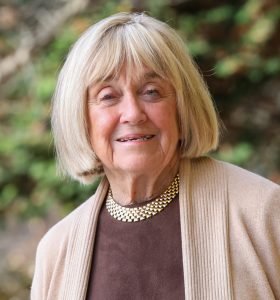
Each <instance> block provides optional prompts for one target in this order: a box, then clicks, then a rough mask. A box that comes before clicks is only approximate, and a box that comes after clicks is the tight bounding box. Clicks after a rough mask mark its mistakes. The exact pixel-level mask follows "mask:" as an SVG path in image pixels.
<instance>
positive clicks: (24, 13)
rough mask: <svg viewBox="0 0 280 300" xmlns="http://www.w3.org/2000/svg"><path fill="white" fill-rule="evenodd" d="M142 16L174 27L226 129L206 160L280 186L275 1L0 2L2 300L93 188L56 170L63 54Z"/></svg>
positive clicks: (20, 295)
mask: <svg viewBox="0 0 280 300" xmlns="http://www.w3.org/2000/svg"><path fill="white" fill-rule="evenodd" d="M143 10H144V11H147V12H148V13H149V14H150V15H152V16H154V17H157V18H159V19H162V20H164V21H166V22H168V23H169V24H170V25H171V26H172V27H175V28H177V29H178V32H179V34H180V35H181V36H182V37H183V38H184V39H185V40H186V43H187V45H188V47H189V49H190V52H191V53H192V54H193V55H194V57H195V60H196V62H197V64H198V65H199V67H200V69H201V72H202V74H203V75H204V77H205V80H206V81H207V83H208V85H209V89H210V91H211V93H212V95H213V98H214V100H215V102H216V105H217V109H218V111H219V113H220V116H221V118H222V120H223V122H224V125H225V128H226V129H225V130H224V131H223V135H222V139H221V146H220V148H219V150H218V151H217V152H216V153H214V154H213V155H214V156H215V157H218V158H219V159H222V160H226V161H229V162H232V163H234V164H237V165H240V166H243V167H245V168H247V169H249V170H251V171H253V172H256V173H259V174H261V175H263V176H265V177H268V178H269V179H271V180H273V181H275V182H278V183H280V156H279V149H280V134H279V129H280V57H279V54H280V22H279V20H280V3H279V1H278V0H248V1H238V0H235V1H222V0H208V1H202V0H201V1H197V0H193V1H192V0H189V1H179V0H178V1H176V0H174V1H171V0H170V1H168V0H166V1H163V0H162V1H160V0H150V1H141V0H139V1H137V0H134V1H133V0H131V1H128V0H127V1H116V0H115V1H113V0H112V1H101V0H99V1H94V0H91V1H90V0H80V1H77V0H68V1H66V0H10V1H9V0H0V278H1V279H0V300H3V299H14V300H15V299H28V297H29V289H30V283H31V278H32V273H33V270H34V257H35V249H36V245H37V243H38V240H39V239H40V237H41V236H42V235H43V234H44V232H46V230H47V229H48V228H49V227H50V226H51V225H52V224H54V223H55V222H56V221H57V220H58V219H60V218H62V217H63V216H64V215H65V214H67V213H68V212H70V211H71V210H72V209H74V208H75V207H76V206H77V205H79V204H80V203H81V202H82V201H84V200H85V199H86V198H87V197H88V196H89V195H91V194H92V193H93V192H94V190H95V185H91V186H81V185H80V184H78V183H75V182H72V181H70V180H62V179H60V178H58V176H57V175H56V171H55V161H54V151H53V144H52V138H51V133H50V104H51V96H52V93H53V89H54V86H55V82H56V78H57V74H58V70H59V68H60V66H61V64H62V63H63V60H64V58H65V55H66V53H67V51H68V49H69V47H70V46H71V44H72V43H73V42H74V41H75V40H76V39H77V37H78V36H79V35H80V34H81V33H82V32H83V31H84V30H85V29H86V28H87V27H89V26H90V25H91V24H93V23H95V22H96V21H98V20H99V19H101V18H103V17H106V16H108V15H110V14H113V13H115V12H120V11H143ZM112 51H113V49H112Z"/></svg>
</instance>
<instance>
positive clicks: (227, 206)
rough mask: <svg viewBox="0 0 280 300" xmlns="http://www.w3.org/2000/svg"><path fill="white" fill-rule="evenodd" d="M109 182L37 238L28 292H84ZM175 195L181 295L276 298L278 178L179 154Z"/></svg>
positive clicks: (279, 287) (59, 297)
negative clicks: (179, 236)
mask: <svg viewBox="0 0 280 300" xmlns="http://www.w3.org/2000/svg"><path fill="white" fill-rule="evenodd" d="M107 189H108V182H107V180H106V179H104V180H103V181H102V182H101V184H100V185H99V187H98V189H97V191H96V193H95V195H94V196H92V197H91V198H90V199H89V200H87V201H86V202H85V203H83V204H82V205H81V206H80V207H78V208H77V209H76V210H75V211H73V212H72V213H71V214H70V215H68V216H67V217H66V218H64V219H63V220H62V221H60V222H59V223H58V224H56V225H55V226H54V227H53V228H51V229H50V230H49V232H48V233H47V234H46V235H45V236H44V238H43V239H42V240H41V242H40V244H39V246H38V250H37V257H36V268H35V275H34V279H33V284H32V290H31V299H32V300H82V299H85V297H86V290H87V283H88V276H89V271H90V266H91V258H92V253H93V245H94V236H95V231H96V224H97V219H98V213H99V209H100V207H101V205H102V202H103V199H104V197H105V195H106V192H107ZM179 203H180V221H181V234H182V253H183V268H184V282H185V297H186V299H188V300H202V299H207V300H208V299H209V300H227V299H238V300H243V299H244V300H250V299H252V300H270V299H280V188H279V186H278V185H276V184H274V183H272V182H270V181H268V180H266V179H264V178H262V177H260V176H258V175H255V174H252V173H250V172H248V171H245V170H243V169H241V168H238V167H235V166H233V165H230V164H227V163H222V162H218V161H215V160H212V159H210V158H200V159H195V160H192V161H189V160H187V159H184V160H182V161H181V165H180V193H179Z"/></svg>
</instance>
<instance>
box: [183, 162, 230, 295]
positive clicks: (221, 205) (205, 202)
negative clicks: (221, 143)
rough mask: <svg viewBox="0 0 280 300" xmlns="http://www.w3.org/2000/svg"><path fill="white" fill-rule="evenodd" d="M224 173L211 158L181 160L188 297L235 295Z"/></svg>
mask: <svg viewBox="0 0 280 300" xmlns="http://www.w3.org/2000/svg"><path fill="white" fill-rule="evenodd" d="M225 175H226V174H225V171H224V169H223V166H222V164H220V163H218V162H216V161H214V160H212V159H210V158H200V159H193V160H188V159H184V160H182V162H181V166H180V192H179V201H180V219H181V220H180V221H181V235H182V251H183V268H184V281H185V298H186V299H187V300H200V299H201V300H202V299H203V300H204V299H209V300H210V299H211V300H228V299H233V296H232V289H231V278H230V267H229V249H228V198H227V182H226V176H225Z"/></svg>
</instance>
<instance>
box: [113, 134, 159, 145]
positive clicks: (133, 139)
mask: <svg viewBox="0 0 280 300" xmlns="http://www.w3.org/2000/svg"><path fill="white" fill-rule="evenodd" d="M153 137H154V135H144V136H141V137H128V138H120V139H117V141H118V142H122V143H125V142H131V141H148V140H150V139H152V138H153Z"/></svg>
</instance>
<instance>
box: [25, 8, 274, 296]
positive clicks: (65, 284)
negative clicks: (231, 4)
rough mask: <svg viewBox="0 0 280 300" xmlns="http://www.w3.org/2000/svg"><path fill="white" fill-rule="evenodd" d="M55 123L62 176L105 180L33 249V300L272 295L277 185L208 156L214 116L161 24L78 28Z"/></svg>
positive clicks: (176, 39) (214, 139)
mask: <svg viewBox="0 0 280 300" xmlns="http://www.w3.org/2000/svg"><path fill="white" fill-rule="evenodd" d="M51 123H52V133H53V137H54V143H55V148H56V157H57V162H58V167H59V170H60V172H61V174H63V175H66V176H70V177H71V178H73V179H74V180H77V181H79V182H81V183H84V184H91V183H92V182H93V181H94V180H95V179H96V178H97V177H98V176H99V177H100V178H101V181H100V184H99V186H98V188H97V190H96V192H95V194H94V195H92V196H91V197H90V198H89V199H87V200H86V199H85V202H84V203H83V204H82V205H81V206H79V207H78V208H77V209H75V210H74V211H73V212H71V213H70V214H69V215H68V216H66V217H65V218H64V219H62V220H61V221H60V222H59V223H57V224H56V225H55V226H53V227H52V228H51V229H50V230H49V231H48V232H47V233H46V235H45V236H44V237H43V238H42V240H41V241H40V243H39V246H38V249H37V256H36V268H35V274H34V278H33V284H32V289H31V299H33V300H37V299H38V300H39V299H40V300H43V299H48V300H55V299H67V300H71V299H73V300H76V299H95V300H96V299H161V300H162V299H193V300H198V299H201V300H202V299H221V300H222V299H223V300H225V299H244V300H245V299H246V300H247V299H254V300H257V299H260V300H261V299H280V285H279V278H280V235H279V228H280V218H279V216H280V188H279V186H278V185H277V184H275V183H272V182H271V181H269V180H267V179H265V178H262V177H261V176H259V175H256V174H253V173H251V172H249V171H247V170H244V169H242V168H240V167H237V166H234V165H232V164H229V163H226V162H222V161H219V160H215V159H213V158H211V156H209V153H210V152H211V151H213V150H215V149H216V148H217V147H218V144H219V138H220V129H221V122H220V120H219V117H218V114H217V112H216V109H215V105H214V103H213V101H212V98H211V95H210V93H209V91H208V88H207V86H206V84H205V82H204V80H203V78H202V76H201V74H200V72H199V70H198V68H197V66H196V64H195V63H194V61H193V59H192V57H191V56H190V54H189V52H188V49H187V48H186V45H185V43H184V42H183V40H182V39H181V37H180V36H179V35H178V33H176V31H175V30H174V29H172V28H171V27H170V26H169V25H168V24H167V23H164V22H162V21H159V20H157V19H155V18H153V17H151V16H149V15H148V14H146V13H118V14H114V15H111V16H109V17H107V18H105V19H103V20H101V21H99V22H97V23H95V24H93V25H92V26H91V27H90V28H89V29H87V30H86V31H85V32H84V33H83V34H82V35H81V37H80V38H79V39H78V40H77V41H76V43H75V44H74V45H73V47H72V48H71V50H70V52H69V55H68V56H67V58H66V60H65V62H64V64H63V66H62V68H61V71H60V74H59V78H58V81H57V86H56V90H55V93H54V96H53V103H52V116H51Z"/></svg>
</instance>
